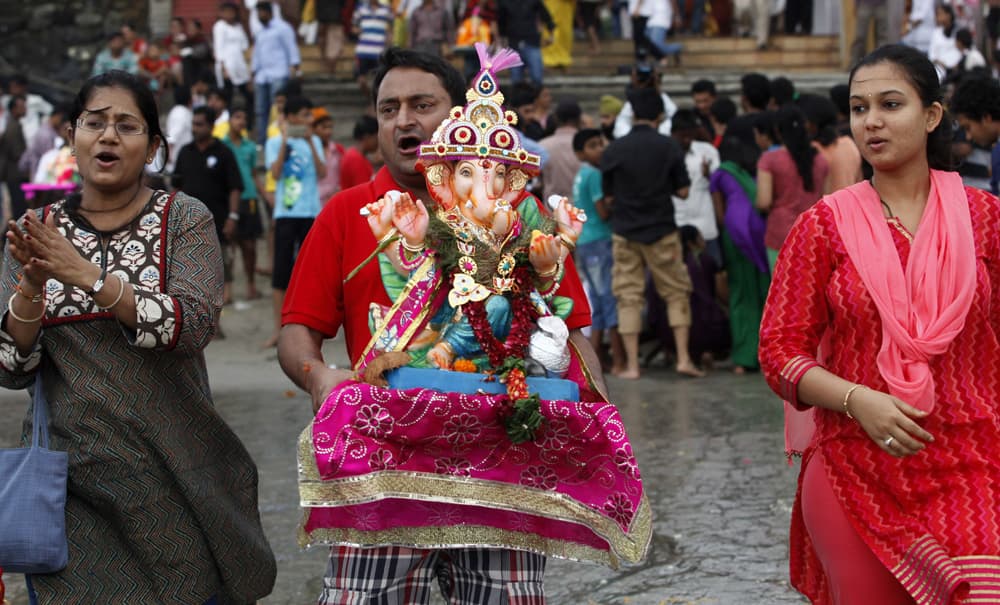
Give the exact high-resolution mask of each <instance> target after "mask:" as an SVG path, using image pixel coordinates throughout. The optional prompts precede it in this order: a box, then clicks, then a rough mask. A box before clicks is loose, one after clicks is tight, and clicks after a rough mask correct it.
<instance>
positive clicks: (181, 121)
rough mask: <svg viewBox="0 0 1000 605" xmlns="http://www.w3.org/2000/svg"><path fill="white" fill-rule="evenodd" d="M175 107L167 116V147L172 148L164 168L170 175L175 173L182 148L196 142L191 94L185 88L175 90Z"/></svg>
mask: <svg viewBox="0 0 1000 605" xmlns="http://www.w3.org/2000/svg"><path fill="white" fill-rule="evenodd" d="M174 102H175V103H176V105H174V106H173V107H172V108H171V109H170V112H169V113H168V114H167V128H166V133H165V134H166V137H167V145H168V147H169V148H170V155H169V156H168V157H167V163H166V166H165V167H164V169H165V172H166V173H167V174H170V173H172V172H173V171H174V165H175V164H176V163H177V154H178V153H180V151H181V148H182V147H184V146H185V145H187V144H188V143H190V142H191V141H193V140H194V136H193V135H192V133H191V119H192V117H193V114H192V112H191V93H190V92H189V91H188V89H186V88H184V87H183V86H178V87H177V88H176V89H174Z"/></svg>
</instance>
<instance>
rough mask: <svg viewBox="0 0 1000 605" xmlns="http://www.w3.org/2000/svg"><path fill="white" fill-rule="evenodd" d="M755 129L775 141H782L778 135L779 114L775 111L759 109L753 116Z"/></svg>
mask: <svg viewBox="0 0 1000 605" xmlns="http://www.w3.org/2000/svg"><path fill="white" fill-rule="evenodd" d="M753 129H754V130H756V131H757V132H759V133H761V134H763V135H767V136H768V137H769V138H770V139H771V141H773V142H775V143H780V142H781V137H780V136H778V129H777V115H776V114H775V113H774V112H773V111H759V112H757V113H756V114H754V116H753Z"/></svg>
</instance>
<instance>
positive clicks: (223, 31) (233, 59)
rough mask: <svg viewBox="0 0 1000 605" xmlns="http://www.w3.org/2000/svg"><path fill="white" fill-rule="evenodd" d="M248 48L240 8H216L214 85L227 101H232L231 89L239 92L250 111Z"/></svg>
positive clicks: (230, 4) (230, 5)
mask: <svg viewBox="0 0 1000 605" xmlns="http://www.w3.org/2000/svg"><path fill="white" fill-rule="evenodd" d="M248 48H250V40H249V39H248V38H247V34H246V32H245V31H244V30H243V24H242V23H240V21H239V7H238V6H237V5H236V4H235V3H233V2H224V3H223V4H222V6H221V7H220V8H219V20H218V21H216V22H215V25H213V26H212V49H213V51H214V53H215V81H216V85H217V86H218V87H219V88H221V89H222V90H224V91H225V92H226V99H227V100H228V99H232V94H233V89H234V88H235V89H236V90H239V91H240V94H241V95H242V96H243V100H244V101H245V102H246V107H248V108H252V107H253V94H252V93H251V92H250V87H249V82H250V67H249V66H248V65H247V61H246V57H245V53H246V51H247V49H248Z"/></svg>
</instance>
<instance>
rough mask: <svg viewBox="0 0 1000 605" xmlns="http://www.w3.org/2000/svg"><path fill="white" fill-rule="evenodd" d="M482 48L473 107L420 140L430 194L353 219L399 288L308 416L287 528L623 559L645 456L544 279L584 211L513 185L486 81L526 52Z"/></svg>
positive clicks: (513, 157) (530, 167) (641, 518)
mask: <svg viewBox="0 0 1000 605" xmlns="http://www.w3.org/2000/svg"><path fill="white" fill-rule="evenodd" d="M477 52H478V54H479V57H480V63H481V65H482V69H481V70H480V72H479V74H478V75H477V76H476V79H475V80H474V82H473V85H472V87H471V88H470V89H469V91H468V92H467V94H466V99H467V104H466V105H465V106H459V107H455V108H453V109H452V110H451V113H450V115H449V117H448V118H447V119H446V120H445V121H444V122H442V124H441V125H440V126H439V127H438V128H437V129H436V130H435V132H434V134H433V136H432V137H431V139H430V141H428V142H426V143H424V144H423V145H421V147H420V161H419V163H418V168H419V169H420V170H421V171H422V172H423V174H424V176H425V179H426V182H427V188H428V191H429V192H430V194H431V198H432V199H430V200H426V203H425V201H424V200H419V199H413V198H411V197H410V195H408V194H406V193H401V192H396V191H391V192H389V193H388V194H386V195H385V196H384V197H383V198H381V199H378V200H373V201H372V202H371V203H369V204H368V205H367V206H366V207H365V208H364V209H363V210H362V213H361V214H362V215H363V218H361V217H359V224H367V226H368V228H370V229H371V231H372V233H373V234H374V235H375V238H376V239H377V240H378V242H379V245H378V246H377V250H376V254H374V255H373V256H372V257H371V258H370V262H378V263H379V266H380V270H381V276H382V281H383V284H384V286H385V288H386V291H387V292H388V293H389V295H390V299H392V300H393V304H392V306H391V307H389V308H385V307H381V306H378V305H373V306H372V307H371V309H370V315H369V327H370V328H371V329H372V338H371V340H370V342H369V344H368V347H367V348H366V350H365V352H364V353H363V355H362V357H361V359H360V361H359V362H358V364H357V367H356V368H355V369H356V370H357V376H358V380H357V381H348V382H346V383H344V384H341V385H340V386H338V387H336V388H335V389H334V390H333V392H332V393H331V394H330V396H329V397H328V398H327V400H326V402H325V403H324V404H323V406H322V407H321V408H320V410H319V411H318V412H317V415H316V418H315V419H314V420H313V422H312V424H311V425H310V427H308V428H307V429H306V431H304V432H303V436H302V439H301V440H300V444H299V467H300V477H299V488H300V496H301V502H302V506H303V507H305V508H306V511H307V514H306V516H305V518H304V521H303V525H302V528H301V532H300V542H301V543H302V544H303V545H309V544H352V545H387V544H392V545H398V546H407V547H414V548H421V547H461V546H483V547H495V548H511V549H521V550H529V551H534V552H539V553H542V554H547V555H553V556H559V557H565V558H571V559H578V560H587V561H595V562H600V563H604V564H608V565H611V566H613V567H617V566H618V565H619V564H620V563H623V562H624V563H637V562H639V561H641V560H642V558H643V557H644V556H645V553H646V551H647V549H648V546H649V542H650V538H651V535H652V519H651V514H650V510H649V504H648V501H647V499H646V496H645V494H644V491H643V487H642V481H641V478H640V474H639V469H638V466H637V464H636V461H635V457H634V456H633V454H632V448H631V445H630V444H629V442H628V437H627V435H626V433H625V430H624V426H623V423H622V421H621V417H620V415H619V413H618V411H617V409H616V408H615V407H614V406H613V405H611V404H610V403H608V402H607V400H606V398H605V396H604V395H603V394H602V393H601V391H600V389H598V388H597V387H596V385H595V384H594V383H593V381H592V380H591V378H590V373H589V372H588V370H587V368H586V365H585V363H584V362H583V359H582V357H581V355H580V354H579V352H578V351H577V350H576V349H575V348H574V346H573V344H572V343H571V342H570V341H569V339H568V335H569V330H568V328H567V326H566V323H565V322H564V321H563V320H564V319H566V318H567V317H568V316H569V315H570V314H571V313H572V310H573V300H572V299H571V298H569V297H565V296H560V295H557V292H561V290H560V288H561V286H562V284H563V281H564V280H563V278H564V275H565V274H566V273H567V265H569V270H570V271H572V265H571V263H570V261H569V259H568V257H569V255H570V254H571V252H572V250H573V249H574V248H575V244H576V240H577V238H578V237H579V234H580V231H581V229H582V226H583V223H584V221H586V216H585V215H584V213H583V212H581V211H580V210H579V209H577V208H574V207H573V205H572V204H571V203H570V202H569V201H568V200H566V199H565V198H563V199H558V200H552V202H551V207H552V208H553V211H552V212H551V215H550V214H549V213H548V212H547V211H546V210H544V209H543V207H542V205H541V204H540V202H539V201H538V200H537V199H535V198H534V197H532V196H531V195H530V194H529V193H527V192H526V190H525V187H526V185H527V183H528V181H529V180H530V179H531V178H532V177H533V176H534V175H536V174H537V173H538V168H539V158H538V157H537V156H536V155H533V154H531V153H529V152H527V151H526V150H525V149H523V148H522V146H521V142H520V137H519V135H518V133H517V131H516V130H515V129H514V125H515V123H516V119H517V117H516V115H515V114H514V113H513V112H509V111H505V110H504V109H503V106H502V104H503V100H504V99H503V94H502V93H501V92H500V90H499V87H498V85H497V80H496V73H497V72H499V71H501V70H502V69H505V68H507V67H510V66H515V65H520V58H519V57H518V56H517V54H516V53H514V52H513V51H509V50H503V51H500V53H498V54H497V55H494V56H490V55H489V54H488V53H487V52H486V50H485V48H484V47H482V46H481V45H477ZM571 275H572V274H571ZM350 278H351V277H350V276H349V277H348V279H350ZM571 279H575V276H572V277H571Z"/></svg>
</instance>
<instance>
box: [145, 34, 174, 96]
mask: <svg viewBox="0 0 1000 605" xmlns="http://www.w3.org/2000/svg"><path fill="white" fill-rule="evenodd" d="M139 75H140V76H141V77H142V78H143V79H145V80H146V81H148V82H149V88H150V90H152V91H153V92H158V91H162V90H164V89H166V88H168V87H169V85H170V79H171V76H170V64H169V63H167V60H166V59H164V58H163V51H162V50H161V49H160V45H159V44H157V43H156V42H150V43H149V45H148V46H146V52H145V53H143V56H142V58H141V59H139Z"/></svg>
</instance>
